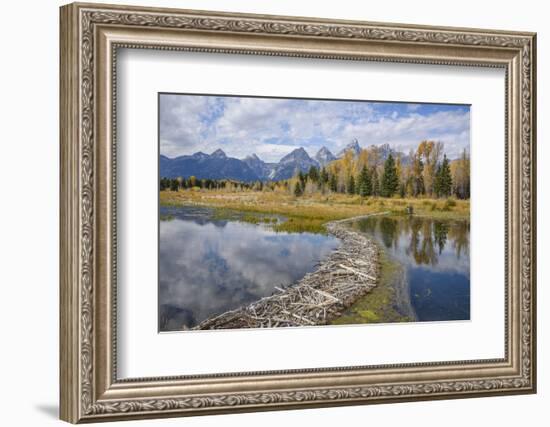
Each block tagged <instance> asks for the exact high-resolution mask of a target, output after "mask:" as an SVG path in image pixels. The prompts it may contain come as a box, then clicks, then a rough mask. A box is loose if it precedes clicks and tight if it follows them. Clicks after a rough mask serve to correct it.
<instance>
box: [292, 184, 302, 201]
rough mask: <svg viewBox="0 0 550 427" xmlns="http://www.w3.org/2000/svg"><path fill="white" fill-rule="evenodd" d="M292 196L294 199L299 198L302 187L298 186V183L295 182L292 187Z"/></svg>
mask: <svg viewBox="0 0 550 427" xmlns="http://www.w3.org/2000/svg"><path fill="white" fill-rule="evenodd" d="M294 195H295V196H296V197H300V196H301V195H302V185H301V184H300V182H296V184H295V185H294Z"/></svg>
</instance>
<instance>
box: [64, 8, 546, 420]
mask: <svg viewBox="0 0 550 427" xmlns="http://www.w3.org/2000/svg"><path fill="white" fill-rule="evenodd" d="M60 42H61V49H60V50H61V84H60V92H61V94H60V109H61V112H60V135H61V176H60V179H61V202H60V203H61V204H60V210H61V218H60V229H61V236H60V257H61V261H60V262H61V265H60V272H61V274H60V277H61V279H60V307H61V308H60V325H61V330H60V337H61V339H60V341H61V343H60V346H61V347H60V350H61V351H60V383H61V396H60V398H61V418H62V419H63V420H66V421H69V422H72V423H77V422H90V421H107V420H117V419H129V418H152V417H166V416H182V415H200V414H213V413H227V412H238V411H257V410H275V409H286V408H305V407H318V406H329V405H351V404H366V403H383V402H399V401H409V400H427V399H442V398H458V397H475V396H486V395H495V394H520V393H534V392H535V390H536V340H535V327H536V318H535V314H536V313H535V290H536V289H535V280H536V253H535V248H536V242H535V236H536V216H535V215H536V205H535V203H536V183H535V176H536V173H535V155H536V151H535V148H536V147H535V133H536V128H535V123H536V117H535V104H536V103H535V81H536V76H535V69H536V64H535V59H536V56H535V52H536V44H535V43H536V35H535V34H533V33H523V32H522V33H519V32H509V31H492V30H491V31H488V30H477V29H458V28H438V27H424V26H411V25H401V24H382V23H369V22H353V21H329V20H322V19H310V18H295V17H281V16H263V15H243V14H229V13H217V12H199V11H189V10H174V9H157V8H140V7H127V6H112V5H98V4H71V5H67V6H63V7H62V8H61V40H60ZM118 47H127V48H153V49H169V50H193V51H202V52H224V53H228V54H231V53H241V54H251V55H282V56H298V57H314V58H327V59H328V58H331V59H335V58H337V59H346V60H370V61H393V62H405V63H429V64H445V65H472V66H484V67H502V68H504V69H505V70H506V76H507V79H506V90H505V93H504V94H503V95H504V96H505V97H506V106H507V117H506V139H507V141H506V176H505V177H504V179H505V183H506V212H505V213H504V214H505V216H506V230H505V235H506V272H505V277H506V283H505V287H506V308H505V311H506V325H505V328H506V334H505V335H506V340H505V341H506V342H505V357H504V358H503V359H497V360H473V361H457V362H443V363H437V362H434V363H423V364H406V365H398V366H396V365H393V366H392V365H384V366H364V367H337V368H331V369H310V370H293V371H273V372H251V373H242V374H234V375H233V374H219V375H208V376H206V375H204V376H193V377H176V378H143V379H135V380H131V381H129V380H118V379H117V376H116V357H115V356H116V334H115V330H116V286H115V284H116V257H115V253H116V228H115V227H116V204H115V202H116V187H115V185H114V176H115V173H116V156H115V150H114V149H113V148H114V144H115V134H116V133H115V130H116V115H115V111H116V110H115V108H114V106H115V102H116V92H115V88H116V73H115V72H114V70H115V67H114V66H115V64H116V51H117V48H118Z"/></svg>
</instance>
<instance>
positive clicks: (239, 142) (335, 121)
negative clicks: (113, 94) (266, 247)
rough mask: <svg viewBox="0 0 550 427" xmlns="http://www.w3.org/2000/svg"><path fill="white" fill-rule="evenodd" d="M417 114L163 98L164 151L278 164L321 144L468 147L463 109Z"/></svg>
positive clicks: (453, 151) (317, 104)
mask: <svg viewBox="0 0 550 427" xmlns="http://www.w3.org/2000/svg"><path fill="white" fill-rule="evenodd" d="M388 105H390V107H391V105H395V108H394V109H391V108H388ZM420 109H421V104H380V103H378V104H377V103H367V102H343V101H342V102H340V101H307V100H294V99H273V98H244V97H243V98H238V97H214V96H211V97H210V96H187V95H163V96H162V97H161V115H160V116H161V118H160V121H161V123H160V133H161V153H162V154H164V155H167V156H169V157H175V156H177V155H182V154H192V153H194V152H196V151H204V152H207V153H210V152H212V151H214V150H216V149H218V148H221V149H223V150H224V151H225V152H226V153H227V155H229V156H233V157H237V158H242V157H245V156H246V155H248V154H251V153H256V154H257V155H258V156H259V157H260V158H262V159H263V160H265V161H278V160H279V159H280V158H281V157H282V156H284V155H286V154H288V152H290V151H291V150H293V149H295V148H298V147H300V146H301V147H304V148H305V149H306V150H307V151H308V152H309V153H310V154H311V155H313V154H315V152H316V151H317V150H318V149H319V148H320V147H321V146H323V145H325V146H327V148H329V149H330V150H331V151H332V152H333V153H336V152H338V151H339V150H341V149H342V148H343V147H344V146H345V145H346V144H347V143H349V142H350V141H351V140H352V139H354V138H357V139H358V140H359V143H360V144H361V145H362V146H368V145H371V144H376V145H378V144H383V143H388V144H390V145H392V146H400V147H401V149H402V150H403V151H408V150H409V149H410V148H413V147H416V146H417V144H418V143H419V142H420V141H422V140H424V139H434V140H439V141H442V142H443V143H444V144H445V151H446V152H447V154H448V155H449V156H450V157H451V158H454V157H457V156H458V155H459V153H460V152H461V151H462V149H463V148H465V147H468V146H469V126H470V124H469V122H470V119H469V112H468V111H467V110H464V108H457V109H449V108H445V109H441V111H438V110H437V108H432V110H433V111H432V110H430V112H428V113H423V114H421V113H420Z"/></svg>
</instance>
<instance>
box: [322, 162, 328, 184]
mask: <svg viewBox="0 0 550 427" xmlns="http://www.w3.org/2000/svg"><path fill="white" fill-rule="evenodd" d="M328 179H329V178H328V172H327V170H326V169H325V168H324V166H323V168H322V169H321V182H322V183H323V184H328Z"/></svg>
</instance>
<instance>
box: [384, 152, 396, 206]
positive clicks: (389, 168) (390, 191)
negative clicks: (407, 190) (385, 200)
mask: <svg viewBox="0 0 550 427" xmlns="http://www.w3.org/2000/svg"><path fill="white" fill-rule="evenodd" d="M398 189H399V178H398V176H397V169H396V167H395V160H394V159H393V156H392V154H391V153H390V154H389V155H388V158H387V159H386V162H385V163H384V173H383V174H382V183H381V187H380V195H381V196H382V197H392V196H393V195H394V194H395V193H396V192H397V190H398Z"/></svg>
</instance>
